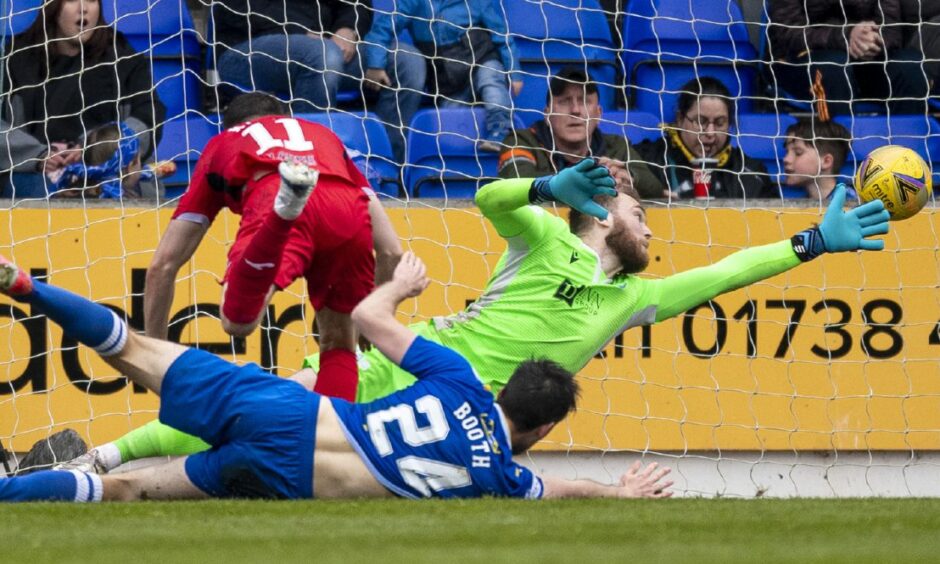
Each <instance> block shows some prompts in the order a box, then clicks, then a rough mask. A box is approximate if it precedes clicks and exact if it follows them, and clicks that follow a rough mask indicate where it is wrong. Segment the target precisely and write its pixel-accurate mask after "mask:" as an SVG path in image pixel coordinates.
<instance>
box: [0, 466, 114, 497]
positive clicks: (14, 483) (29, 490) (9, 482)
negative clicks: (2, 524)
mask: <svg viewBox="0 0 940 564" xmlns="http://www.w3.org/2000/svg"><path fill="white" fill-rule="evenodd" d="M103 493H104V488H103V487H102V484H101V476H99V475H97V474H86V473H84V472H79V471H78V470H69V471H67V472H63V471H59V470H44V471H42V472H35V473H33V474H28V475H26V476H15V477H13V478H3V479H0V501H73V502H79V503H84V502H96V501H101V496H102V494H103Z"/></svg>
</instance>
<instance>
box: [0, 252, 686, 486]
mask: <svg viewBox="0 0 940 564" xmlns="http://www.w3.org/2000/svg"><path fill="white" fill-rule="evenodd" d="M427 284H428V280H427V277H426V276H425V269H424V264H423V263H422V262H421V261H420V260H419V259H418V258H417V257H415V256H414V255H413V254H410V253H408V254H406V255H405V257H404V258H403V259H402V262H401V263H400V264H399V266H398V267H397V269H396V270H395V273H394V275H393V278H392V280H391V281H390V282H388V283H387V284H384V285H382V286H380V287H379V288H378V289H376V291H375V292H373V293H372V294H370V295H369V296H368V297H366V298H365V299H364V300H363V301H362V302H361V303H360V304H359V305H358V306H357V307H356V309H355V310H353V313H352V317H353V319H354V321H355V323H356V325H357V326H358V328H359V329H360V331H361V332H362V334H363V335H365V336H366V337H367V338H369V339H370V340H371V341H372V343H373V344H374V345H375V346H376V347H378V348H379V349H380V350H381V351H382V353H383V354H385V355H386V356H387V357H388V358H389V359H391V360H393V361H394V362H396V363H399V364H400V365H401V367H402V368H404V369H405V370H408V371H409V372H411V373H412V374H414V375H415V376H416V377H417V378H418V381H417V382H416V383H415V384H414V385H413V386H411V387H409V388H407V389H404V390H402V391H400V392H397V393H395V394H393V395H391V396H389V397H387V398H384V399H381V400H378V401H376V402H372V403H367V404H352V403H349V402H347V401H345V400H340V399H331V398H328V397H325V396H321V395H319V394H316V393H313V392H309V391H307V390H306V389H304V388H303V386H301V385H300V384H298V383H296V382H293V381H291V380H285V379H281V378H278V377H276V376H272V375H270V374H268V373H266V372H264V371H263V370H261V369H260V368H259V367H258V366H257V365H255V364H248V365H246V366H241V367H239V366H237V365H235V364H232V363H230V362H227V361H225V360H222V359H220V358H219V357H217V356H215V355H213V354H211V353H207V352H205V351H200V350H197V349H191V348H188V347H185V346H182V345H179V344H176V343H171V342H167V341H161V340H157V339H153V338H149V337H144V336H140V335H137V334H135V333H132V332H129V331H128V327H127V325H126V324H125V322H124V321H123V320H122V319H121V318H119V317H118V316H117V315H116V314H115V313H113V312H112V311H111V310H110V309H108V308H107V307H105V306H102V305H99V304H95V303H93V302H90V301H88V300H86V299H84V298H81V297H79V296H76V295H74V294H72V293H70V292H67V291H65V290H62V289H60V288H56V287H55V286H51V285H48V284H44V283H42V282H39V281H34V280H32V279H31V278H30V277H29V276H28V275H27V274H26V273H25V272H24V271H22V270H20V269H19V268H17V267H16V266H15V265H14V264H12V263H10V262H9V261H7V260H6V259H4V258H3V257H0V292H2V293H4V294H7V295H9V296H11V297H13V299H15V300H17V301H21V302H26V303H29V304H31V306H32V307H33V311H34V312H37V313H39V314H42V315H45V316H47V317H48V318H49V319H51V320H53V321H55V322H56V323H58V324H59V325H60V326H61V327H62V330H63V333H64V334H65V335H66V336H68V337H71V338H74V339H76V340H78V341H79V342H81V343H83V344H84V345H86V346H89V347H91V348H93V349H94V350H95V351H96V352H98V354H99V355H101V356H102V357H103V358H104V359H105V360H106V361H107V362H108V363H109V364H110V365H111V366H112V367H114V368H116V369H117V370H119V371H120V372H121V373H122V374H124V375H126V376H127V377H129V378H130V379H132V380H133V381H134V382H137V383H139V384H142V385H143V386H145V387H147V388H148V389H150V390H152V391H153V392H155V393H156V394H158V395H159V396H160V397H161V403H160V420H161V421H163V422H164V423H167V424H168V425H171V426H173V427H175V428H177V429H179V430H181V431H184V432H187V433H191V434H193V435H196V436H198V437H200V438H202V439H203V440H205V441H206V442H208V443H209V444H210V445H212V448H211V449H210V450H207V451H204V452H200V453H198V454H193V455H191V456H187V457H184V458H181V459H177V460H175V461H173V462H170V463H168V464H164V465H159V466H152V467H149V468H144V469H141V470H137V471H133V472H128V473H126V474H114V475H106V476H98V475H96V474H88V473H84V472H80V471H78V470H67V471H64V470H63V471H57V470H47V471H43V472H36V473H33V474H29V475H26V476H17V477H14V478H6V479H0V500H2V501H38V500H61V501H127V500H139V499H151V500H155V499H201V498H207V497H260V498H310V497H321V498H351V497H356V498H358V497H386V496H393V495H397V496H400V497H407V498H422V497H444V498H448V497H480V496H484V495H494V496H511V497H525V498H541V497H669V496H670V495H671V492H670V491H669V490H668V488H669V487H670V486H671V485H672V483H671V482H669V481H665V476H666V474H668V472H669V469H668V468H657V467H656V465H655V464H650V465H648V466H646V467H645V468H641V467H640V465H639V463H637V464H634V465H633V466H632V467H631V468H630V469H629V470H628V471H627V472H626V473H625V474H624V475H623V476H622V477H621V480H620V482H619V483H618V484H616V485H610V486H607V485H602V484H598V483H595V482H591V481H588V480H574V481H571V480H561V479H553V478H548V477H544V478H540V477H538V476H536V475H535V474H533V473H532V472H531V471H530V470H529V469H527V468H525V467H523V466H520V465H518V464H516V463H515V462H514V461H513V459H512V455H513V454H518V453H521V452H524V451H525V450H527V449H528V448H529V447H531V446H532V445H533V444H535V443H536V442H537V441H538V440H539V439H541V438H542V437H544V436H545V435H546V434H547V433H548V432H549V431H551V429H552V428H553V427H554V426H555V424H556V423H558V422H559V421H561V420H562V419H564V417H565V416H566V415H567V414H568V413H569V412H570V411H571V410H573V409H574V407H575V401H576V397H577V391H578V387H577V384H576V383H575V382H574V376H573V375H572V374H571V373H570V372H568V371H566V370H565V369H563V368H561V367H560V366H559V365H557V364H555V363H553V362H550V361H544V360H531V361H526V362H523V363H522V364H520V365H519V367H518V368H517V370H516V371H515V373H514V374H513V376H512V377H511V378H510V379H509V382H508V383H507V384H506V386H505V387H504V388H503V389H502V391H501V392H500V394H499V397H498V398H496V399H495V400H494V398H493V396H492V394H491V393H490V392H488V391H487V390H486V389H484V387H483V385H482V383H480V381H479V380H478V379H477V377H476V375H475V374H474V372H473V369H472V368H471V367H470V365H469V363H468V362H467V361H466V360H465V359H464V358H463V357H462V356H461V355H459V354H457V353H456V352H454V351H452V350H450V349H448V348H446V347H444V346H442V345H439V344H436V343H433V342H431V341H428V340H426V339H424V338H422V337H418V336H416V335H415V333H413V332H412V331H411V330H409V329H408V328H406V327H405V326H403V325H401V324H399V323H398V322H397V321H396V320H395V317H394V316H395V310H396V308H397V306H398V305H399V304H400V303H401V302H402V301H404V300H405V299H407V298H409V297H413V296H417V295H418V294H420V293H421V291H422V290H423V289H424V288H425V287H426V286H427Z"/></svg>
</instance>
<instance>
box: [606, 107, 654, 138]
mask: <svg viewBox="0 0 940 564" xmlns="http://www.w3.org/2000/svg"><path fill="white" fill-rule="evenodd" d="M662 123H663V122H662V120H661V119H659V117H658V116H656V115H653V114H651V113H649V112H641V111H639V110H627V111H626V112H623V113H620V112H604V115H603V116H601V123H600V125H599V126H598V127H599V128H600V130H601V132H603V133H607V134H614V135H622V136H624V137H626V138H627V139H628V140H629V141H630V143H633V144H636V143H639V142H641V141H645V140H647V139H652V140H655V139H659V138H660V137H662V136H663V130H662V127H661V125H662Z"/></svg>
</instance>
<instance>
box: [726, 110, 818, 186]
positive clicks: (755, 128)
mask: <svg viewBox="0 0 940 564" xmlns="http://www.w3.org/2000/svg"><path fill="white" fill-rule="evenodd" d="M794 123H796V118H795V117H793V116H791V115H789V114H772V113H771V114H739V115H738V117H737V125H736V128H735V130H733V131H732V135H733V137H732V141H731V142H732V143H733V144H734V145H737V146H739V147H741V148H742V149H744V154H746V155H747V156H749V157H753V158H755V159H760V160H761V162H763V163H764V166H766V167H767V172H769V173H770V176H771V177H772V178H773V181H774V182H776V183H779V182H780V180H781V177H780V176H779V174H780V171H781V170H783V157H784V156H785V155H786V154H787V151H786V149H784V147H783V144H784V142H785V140H786V139H785V135H786V131H787V128H788V127H790V126H791V125H793V124H794ZM805 196H806V193H805V191H804V190H803V189H802V188H799V189H795V190H794V189H789V191H788V189H786V188H784V197H800V198H802V197H805Z"/></svg>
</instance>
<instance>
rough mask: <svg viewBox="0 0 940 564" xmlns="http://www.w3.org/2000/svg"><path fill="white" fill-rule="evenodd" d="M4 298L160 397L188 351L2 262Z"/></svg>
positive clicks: (0, 288)
mask: <svg viewBox="0 0 940 564" xmlns="http://www.w3.org/2000/svg"><path fill="white" fill-rule="evenodd" d="M0 293H3V294H6V295H8V296H10V297H12V298H13V299H15V300H17V301H20V302H26V303H29V304H31V305H32V306H33V308H34V311H37V312H39V313H42V314H45V315H46V316H47V317H48V318H49V319H51V320H52V321H54V322H56V323H57V324H59V325H60V326H61V327H62V330H63V332H64V333H65V334H66V335H68V336H70V337H73V338H75V339H76V340H77V341H79V342H80V343H82V344H84V345H86V346H88V347H90V348H92V349H94V350H95V351H96V352H97V353H98V354H99V355H100V356H101V357H102V358H103V359H104V360H105V362H107V363H108V364H110V365H111V366H113V367H114V368H116V369H117V370H118V371H120V372H121V373H122V374H123V375H125V376H127V377H128V378H130V379H131V380H133V381H135V382H137V383H138V384H141V385H142V386H144V387H146V388H148V389H150V390H152V391H154V392H156V393H157V394H158V395H159V393H160V386H161V384H162V383H163V375H164V374H165V373H166V371H167V369H169V367H170V365H171V364H172V363H173V361H174V360H176V358H177V357H179V355H181V354H183V352H185V351H186V347H184V346H182V345H179V344H177V343H171V342H169V341H161V340H158V339H151V338H150V337H144V336H141V335H137V334H136V333H133V332H131V331H128V329H127V324H126V323H125V322H124V320H123V319H121V318H120V317H118V316H117V314H115V313H114V312H112V311H111V310H110V309H108V308H106V307H105V306H103V305H100V304H96V303H94V302H92V301H90V300H87V299H85V298H83V297H81V296H78V295H76V294H73V293H71V292H69V291H67V290H63V289H61V288H57V287H55V286H51V285H48V284H44V283H42V282H37V281H34V280H32V279H30V277H29V275H28V274H26V272H25V271H23V270H21V269H19V268H18V267H17V266H16V265H15V264H13V263H12V262H10V261H9V260H8V259H6V258H5V257H3V256H0Z"/></svg>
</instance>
